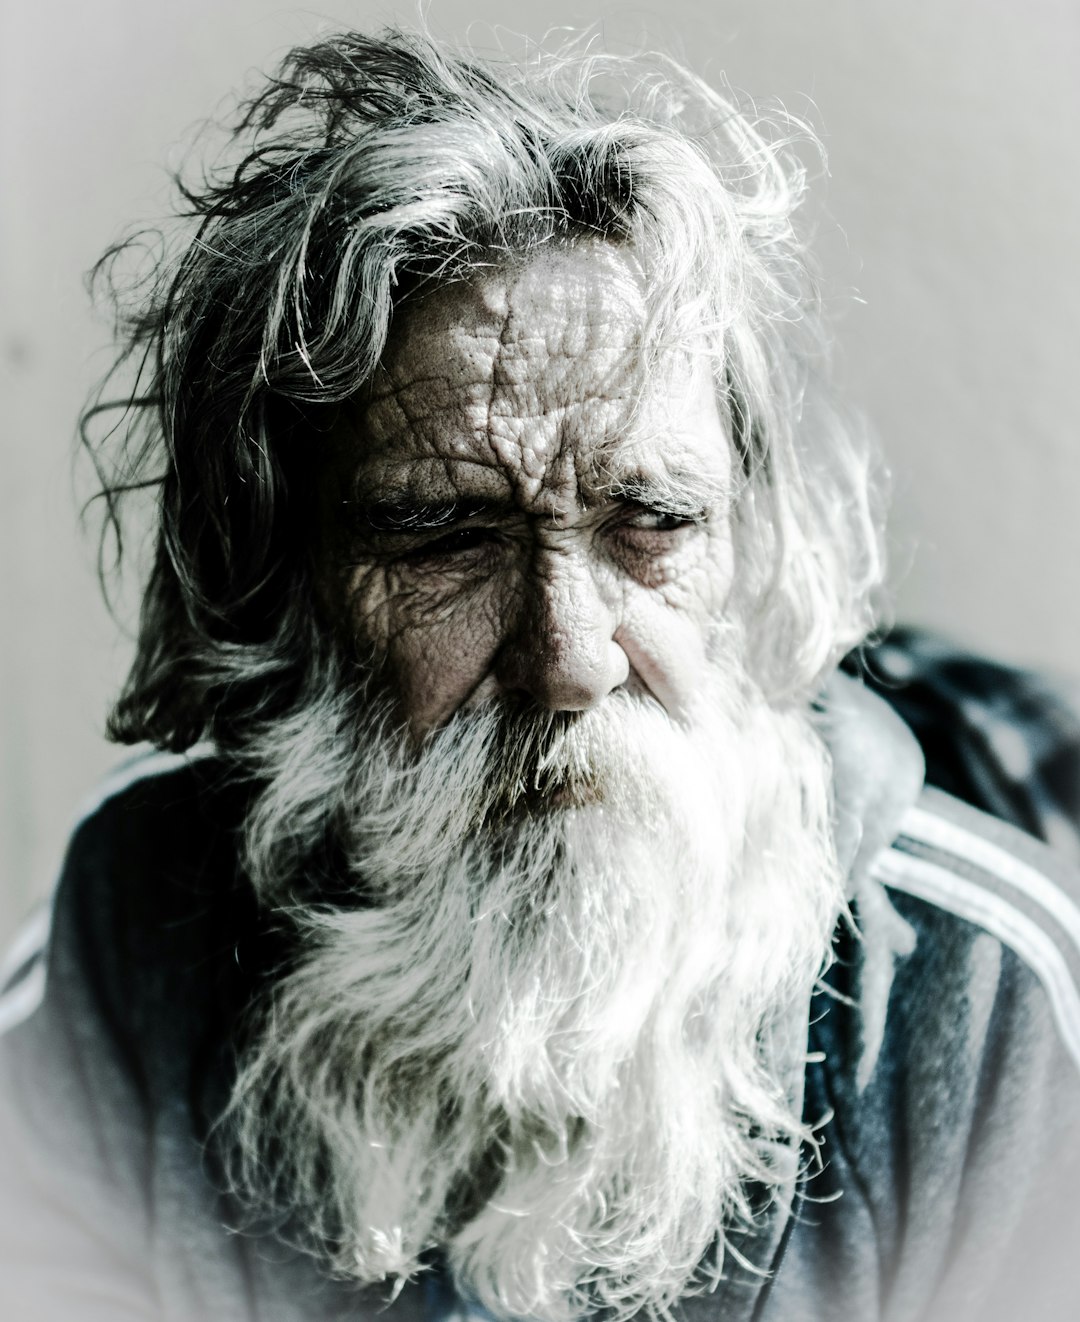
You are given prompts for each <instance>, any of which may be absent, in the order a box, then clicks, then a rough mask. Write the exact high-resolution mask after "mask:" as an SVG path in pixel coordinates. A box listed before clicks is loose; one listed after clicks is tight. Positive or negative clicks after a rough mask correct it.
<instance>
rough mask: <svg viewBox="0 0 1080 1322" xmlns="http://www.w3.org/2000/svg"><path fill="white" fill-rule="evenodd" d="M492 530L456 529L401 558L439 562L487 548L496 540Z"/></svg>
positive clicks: (417, 547)
mask: <svg viewBox="0 0 1080 1322" xmlns="http://www.w3.org/2000/svg"><path fill="white" fill-rule="evenodd" d="M496 536H497V534H496V532H495V530H494V529H493V528H483V527H479V528H456V529H455V530H454V531H453V532H448V533H445V534H444V535H443V536H442V537H436V538H435V539H434V540H433V541H430V542H425V543H424V544H423V545H422V546H414V547H413V548H412V550H411V551H407V552H406V553H405V555H404V556H403V557H402V559H404V560H428V559H431V560H439V559H447V558H449V557H451V556H455V555H461V554H463V553H465V552H467V551H474V550H477V549H479V548H480V547H482V546H487V545H489V544H490V543H492V542H494V541H495V539H496Z"/></svg>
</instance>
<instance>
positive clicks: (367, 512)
mask: <svg viewBox="0 0 1080 1322" xmlns="http://www.w3.org/2000/svg"><path fill="white" fill-rule="evenodd" d="M506 510H507V506H506V505H505V504H501V503H499V502H497V501H491V500H483V499H479V498H469V497H461V498H459V499H455V500H418V499H414V498H413V497H411V496H407V495H402V496H391V497H388V498H387V499H385V500H376V501H367V502H365V501H356V502H350V503H349V517H350V522H352V523H353V524H354V526H355V527H356V528H357V529H358V530H360V531H367V532H391V533H393V532H403V533H405V532H431V531H433V530H436V529H439V528H448V527H450V526H452V525H453V524H455V523H464V522H465V521H466V520H467V519H475V518H478V517H480V516H481V515H486V516H489V517H490V516H493V515H501V514H505V513H506Z"/></svg>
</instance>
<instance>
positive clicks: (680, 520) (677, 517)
mask: <svg viewBox="0 0 1080 1322" xmlns="http://www.w3.org/2000/svg"><path fill="white" fill-rule="evenodd" d="M696 522H698V520H697V519H690V518H686V517H685V516H683V515H681V514H669V513H667V512H666V511H664V510H642V511H641V512H640V513H639V514H635V515H634V516H633V518H631V519H628V520H627V521H626V523H625V524H624V525H623V526H624V527H626V528H637V529H640V530H641V531H642V532H676V531H678V529H679V528H689V527H690V526H691V525H692V524H694V523H696Z"/></svg>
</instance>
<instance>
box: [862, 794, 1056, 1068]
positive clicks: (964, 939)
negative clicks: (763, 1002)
mask: <svg viewBox="0 0 1080 1322" xmlns="http://www.w3.org/2000/svg"><path fill="white" fill-rule="evenodd" d="M873 870H874V873H875V875H876V877H877V878H878V880H880V881H881V882H882V883H883V884H884V886H885V887H886V888H887V890H888V892H889V894H890V897H891V898H892V900H893V903H894V905H895V906H896V907H897V909H898V910H899V911H900V912H901V914H902V915H903V916H904V917H905V918H906V919H907V921H908V922H909V923H911V925H912V927H913V928H914V931H915V935H916V954H915V955H914V956H913V969H919V970H922V971H923V972H922V973H921V974H920V976H923V975H924V974H925V972H927V971H929V970H930V969H933V970H934V972H935V974H936V985H931V986H926V985H921V986H920V987H919V988H918V989H917V992H916V989H915V988H913V987H912V986H911V985H910V984H911V974H910V973H909V974H908V976H907V977H905V974H904V969H903V967H902V966H901V967H898V970H897V973H898V981H899V983H900V990H901V991H904V990H905V984H908V985H907V988H906V990H907V996H908V999H909V1000H910V999H912V997H913V996H914V998H915V999H916V1000H921V999H922V997H923V996H926V997H927V998H928V1000H929V1005H928V1006H927V1007H926V1008H927V1009H930V1008H932V1007H935V1006H936V1007H937V1008H938V1009H939V1010H940V1011H943V1006H942V1004H941V996H942V995H943V994H944V993H945V992H946V991H947V990H948V989H950V988H951V989H953V991H954V993H955V994H956V995H958V996H960V997H961V999H962V1001H963V1009H964V1012H965V1015H964V1017H966V1018H968V1019H970V1018H971V1016H972V1014H973V1013H974V1012H976V1011H977V1010H978V1009H979V1007H980V1005H981V1006H982V1007H983V1008H985V1009H986V1010H989V1009H990V1007H991V1004H992V1003H995V1002H1000V999H1001V997H1002V996H1003V995H1005V994H1006V993H1008V994H1009V995H1010V996H1011V997H1012V998H1013V1000H1014V1001H1016V1000H1017V999H1020V1000H1023V1002H1024V1003H1025V1005H1026V1006H1027V1008H1028V1011H1029V1014H1030V1016H1031V1017H1032V1019H1034V1018H1035V1017H1036V1016H1038V1017H1039V1018H1040V1019H1041V1018H1043V1016H1042V1014H1041V1012H1040V1005H1041V1004H1044V1005H1045V1008H1046V1010H1047V1011H1048V1012H1049V1022H1052V1026H1053V1034H1054V1038H1055V1040H1056V1042H1057V1044H1058V1045H1059V1046H1060V1047H1061V1048H1062V1049H1063V1050H1064V1052H1065V1053H1066V1054H1067V1056H1068V1057H1069V1059H1070V1060H1071V1061H1072V1063H1073V1065H1074V1066H1075V1068H1076V1070H1077V1071H1080V869H1078V868H1077V867H1076V866H1075V865H1073V863H1072V862H1071V861H1070V860H1069V859H1067V858H1066V857H1064V856H1063V855H1061V854H1059V853H1058V852H1056V851H1055V850H1053V849H1051V848H1049V847H1047V846H1046V845H1044V844H1043V843H1042V842H1040V841H1039V840H1036V839H1035V838H1034V837H1032V836H1031V835H1029V834H1027V833H1026V832H1023V831H1020V830H1018V829H1016V828H1015V827H1013V826H1011V825H1009V824H1008V823H1006V822H1003V821H1001V820H999V819H997V818H994V817H990V816H989V815H987V814H986V813H983V812H980V811H978V810H977V809H975V808H973V807H971V806H970V805H968V804H966V803H962V802H960V801H959V800H957V799H954V798H952V797H951V796H949V795H947V794H945V793H943V792H942V791H940V790H936V789H932V788H928V789H926V790H924V792H923V794H922V796H921V797H920V799H919V801H918V802H917V803H916V804H915V805H914V806H913V807H912V808H911V809H910V810H909V811H908V812H907V814H906V815H905V817H904V819H903V821H902V823H901V828H900V832H899V834H898V836H897V838H896V840H895V841H894V842H893V844H892V845H891V847H890V848H889V849H886V850H883V851H882V852H881V853H880V854H879V855H878V857H877V859H876V860H875V863H874V868H873ZM919 945H922V947H923V951H922V954H921V957H920V955H919V954H918V947H919ZM927 947H932V949H927ZM992 970H993V972H991V971H992ZM958 977H959V979H960V982H959V985H957V979H958ZM999 1009H1000V1006H999ZM941 1017H942V1014H941V1013H939V1014H936V1015H935V1016H934V1018H935V1020H937V1019H939V1018H941ZM955 1018H956V1016H955V1014H954V1022H955ZM1049 1022H1048V1026H1049ZM943 1026H944V1025H943Z"/></svg>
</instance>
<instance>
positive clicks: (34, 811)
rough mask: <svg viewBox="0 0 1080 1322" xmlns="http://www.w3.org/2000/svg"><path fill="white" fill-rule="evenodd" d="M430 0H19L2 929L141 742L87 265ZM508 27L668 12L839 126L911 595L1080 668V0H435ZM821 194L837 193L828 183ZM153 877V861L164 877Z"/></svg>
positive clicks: (846, 253) (850, 254) (783, 95)
mask: <svg viewBox="0 0 1080 1322" xmlns="http://www.w3.org/2000/svg"><path fill="white" fill-rule="evenodd" d="M415 12H416V10H415V8H414V6H413V5H411V4H408V5H404V4H403V5H396V4H384V5H379V6H376V5H373V4H370V3H355V4H344V3H329V2H327V3H324V4H322V5H321V6H320V7H319V8H318V9H317V10H295V9H290V8H287V7H285V6H282V5H278V4H270V3H266V0H230V3H227V4H223V3H222V0H179V2H177V0H172V2H171V3H169V2H167V0H83V2H82V3H76V2H75V0H68V2H67V3H56V0H38V3H36V4H33V5H30V4H27V3H25V0H8V2H7V3H6V4H5V5H4V7H3V9H2V10H0V190H2V192H0V258H2V263H3V265H2V268H0V334H2V341H0V343H2V350H3V352H2V363H3V366H2V369H0V370H2V373H3V376H2V382H3V413H2V416H3V437H4V450H3V464H2V467H0V555H2V563H3V572H2V575H0V620H2V624H0V629H2V633H0V643H2V645H0V740H2V744H0V748H2V752H0V945H2V944H3V943H4V942H5V941H6V938H7V934H8V933H9V932H10V931H11V930H12V927H13V925H14V923H15V921H16V919H17V916H18V915H19V914H20V913H21V912H22V911H23V910H24V909H25V908H26V906H27V904H28V903H29V901H30V898H31V897H32V896H34V895H40V894H42V893H44V892H45V891H46V890H47V888H48V886H49V885H50V883H51V880H52V877H53V875H54V873H55V870H56V867H57V864H58V863H59V860H60V857H61V854H62V850H63V845H64V840H65V838H66V834H67V829H68V824H69V822H70V820H71V818H72V816H73V814H74V813H75V811H76V809H77V806H78V804H79V802H80V800H81V799H82V798H83V796H84V795H85V794H86V793H87V792H88V791H89V790H90V789H91V787H92V786H93V784H94V782H95V780H96V779H97V778H98V777H99V775H100V774H101V773H102V772H103V771H104V769H105V768H106V767H107V766H109V765H111V764H113V763H115V762H116V761H117V760H119V759H120V758H121V757H122V756H123V751H122V750H118V749H116V748H113V747H110V746H109V745H107V744H106V743H105V742H104V740H103V738H102V734H101V731H102V727H103V721H104V714H105V710H106V707H107V704H108V701H109V698H110V696H111V695H112V694H113V693H114V692H115V690H116V687H117V685H118V683H119V681H120V678H121V676H122V673H123V670H124V665H125V662H126V659H127V655H128V644H127V643H126V642H125V641H124V640H123V639H121V638H118V636H117V631H116V628H115V626H114V625H113V624H112V622H111V621H110V620H109V619H108V617H107V616H106V614H105V612H104V610H103V608H102V606H101V603H100V599H99V594H98V590H97V586H96V583H95V580H94V573H93V548H92V546H91V545H90V544H89V542H88V541H87V540H86V539H85V538H82V537H81V536H80V534H79V533H78V531H77V528H76V516H75V509H76V498H75V495H74V489H73V484H72V479H71V468H72V465H71V456H72V452H73V440H72V436H73V427H74V420H75V417H76V414H77V413H78V410H79V408H80V405H81V403H82V401H83V400H84V398H85V396H86V394H87V392H88V390H89V389H90V387H91V385H92V384H93V382H94V381H95V379H96V378H97V377H98V376H99V375H100V374H101V372H102V371H103V370H104V368H105V366H106V365H107V362H108V355H107V352H106V346H107V342H108V333H107V327H106V326H105V325H103V324H102V323H101V322H100V321H95V320H94V319H93V318H92V316H91V314H90V311H89V307H88V304H87V299H86V296H85V293H84V291H83V287H82V276H83V273H84V272H85V271H86V270H87V269H88V268H89V267H90V266H91V265H92V263H93V262H94V260H95V259H96V258H97V256H98V255H99V254H100V252H101V251H102V250H103V249H104V247H105V246H106V245H107V244H108V243H109V242H110V241H111V240H112V239H114V238H115V237H117V235H118V234H119V232H120V231H121V230H122V229H123V228H124V226H125V224H126V223H127V222H129V221H131V220H133V219H139V218H141V219H152V218H154V217H156V216H160V215H162V214H163V213H164V212H165V211H166V210H167V207H168V199H169V196H170V194H169V188H168V185H167V180H166V175H165V169H164V167H165V166H168V165H173V166H175V165H176V164H178V162H179V160H180V159H181V156H182V144H183V142H184V140H185V139H186V138H187V136H188V135H189V130H190V129H191V127H192V126H193V125H194V124H195V123H196V122H197V121H198V120H199V119H200V117H202V116H205V115H207V114H209V113H210V112H212V111H213V110H214V109H215V107H217V106H219V105H220V104H221V102H222V98H223V97H224V96H225V95H226V94H227V93H229V92H230V91H231V90H232V89H234V88H235V87H236V86H237V85H238V84H239V83H241V82H242V80H243V79H244V77H245V75H246V74H247V73H249V72H250V71H251V70H252V69H255V68H263V69H265V68H268V67H269V66H270V65H271V64H272V63H273V62H274V61H275V60H276V59H277V58H278V57H279V56H280V55H281V54H283V53H284V51H285V50H286V49H287V48H288V46H290V45H291V44H293V43H294V42H296V41H301V40H305V39H307V38H309V37H311V36H312V35H313V34H315V33H316V32H318V31H319V30H320V29H322V30H327V29H334V28H337V27H341V26H349V25H352V26H358V27H365V28H370V27H372V26H377V25H379V24H381V23H382V22H384V21H386V20H388V19H392V18H395V17H396V18H400V19H402V20H404V21H409V20H410V19H411V18H412V16H413V15H414V13H415ZM428 14H429V18H430V22H431V24H432V26H433V27H434V28H435V29H436V30H437V31H441V32H443V33H445V34H446V35H448V36H451V37H461V36H464V35H465V34H466V31H467V29H468V27H469V25H470V24H473V25H474V27H473V32H474V36H475V38H476V39H477V40H478V41H479V42H480V43H481V44H484V45H488V46H491V45H492V44H493V38H492V36H491V29H490V25H491V24H493V23H501V24H504V25H505V26H506V27H507V28H508V29H510V30H512V31H516V32H523V33H526V34H528V35H530V36H532V37H534V38H538V37H540V36H542V35H543V33H544V32H545V31H546V30H548V29H549V28H551V27H555V26H562V25H568V26H571V27H575V28H580V27H581V26H583V25H586V24H589V23H592V22H595V21H596V20H598V19H601V20H603V24H602V26H603V29H604V31H605V32H606V34H607V35H608V37H609V39H611V40H614V41H615V42H616V43H619V42H625V41H632V40H634V39H635V38H636V37H638V36H639V35H640V34H641V33H642V32H643V31H646V30H647V31H648V32H649V33H650V34H651V36H652V38H653V40H654V42H655V44H658V45H662V46H665V47H666V48H668V49H670V50H672V51H673V52H674V53H676V54H681V56H682V57H683V58H684V59H686V60H687V62H689V63H690V64H691V65H693V66H694V67H695V68H696V69H698V70H699V71H700V72H702V73H704V74H705V75H706V76H712V77H715V76H717V75H718V74H719V73H721V72H726V73H727V75H728V76H729V78H730V79H731V81H732V83H733V84H734V85H735V86H736V87H737V88H740V89H745V90H746V91H748V92H750V93H752V94H753V95H755V96H756V97H760V98H764V99H768V98H776V97H778V98H780V99H782V100H783V101H784V102H785V103H786V104H787V105H788V107H789V108H790V109H791V110H793V111H795V112H797V113H800V112H805V113H809V115H810V116H811V118H812V119H813V121H814V122H815V123H816V124H817V126H818V127H819V128H820V129H822V130H823V136H824V141H825V145H826V147H827V149H828V154H829V164H830V169H831V179H829V180H828V181H825V182H824V184H823V187H821V188H820V189H819V193H820V195H821V196H820V197H819V201H818V203H816V204H815V205H816V208H817V209H816V210H815V212H814V214H815V216H816V217H817V226H818V230H819V236H818V250H819V252H820V254H821V258H822V262H823V266H824V274H825V279H826V288H827V291H828V295H829V302H830V306H831V307H833V308H834V309H835V311H836V313H837V336H838V341H839V345H840V349H841V354H840V360H839V370H840V374H841V376H842V379H843V381H844V382H845V384H846V386H847V388H848V390H849V392H850V393H851V394H852V395H853V397H854V398H855V399H856V400H857V401H858V402H859V403H860V404H861V405H862V406H863V407H864V408H865V409H866V410H867V411H868V413H869V414H870V416H871V419H872V421H873V423H874V424H875V426H876V428H877V430H878V432H879V434H880V436H881V440H882V444H883V447H884V450H885V452H886V455H887V457H888V461H889V464H890V467H891V468H892V471H893V473H894V490H895V499H894V521H893V527H894V543H895V545H896V546H897V547H898V548H899V550H898V552H897V554H896V555H895V557H894V558H895V560H896V561H897V564H898V567H899V568H900V569H901V570H903V571H904V572H903V575H902V578H901V580H900V582H899V588H898V603H899V609H898V614H899V616H900V617H901V618H904V619H910V620H915V621H919V622H923V623H927V624H931V625H935V626H937V627H939V628H942V629H946V630H947V631H949V632H950V633H952V634H953V635H954V636H956V637H957V638H958V639H960V640H962V641H964V642H967V643H970V644H972V645H974V646H976V647H980V648H982V649H984V650H987V651H989V652H992V653H995V654H997V655H1000V656H1003V657H1006V658H1009V659H1013V660H1016V661H1020V662H1025V663H1030V664H1035V665H1039V666H1044V667H1051V668H1054V669H1057V670H1060V671H1063V672H1065V673H1067V674H1072V675H1074V676H1075V675H1077V674H1078V673H1080V626H1078V614H1077V605H1078V603H1077V573H1076V570H1077V565H1078V563H1080V518H1078V517H1077V513H1076V510H1077V504H1078V496H1080V447H1078V446H1077V444H1076V430H1077V414H1078V405H1077V392H1076V384H1077V380H1078V377H1080V372H1078V366H1077V364H1078V362H1080V297H1078V292H1080V285H1078V280H1077V276H1078V274H1080V270H1078V268H1080V257H1078V250H1080V244H1078V240H1077V235H1078V232H1080V224H1078V222H1080V169H1078V168H1077V164H1078V163H1077V148H1076V133H1077V126H1078V124H1080V78H1078V76H1077V74H1078V70H1080V9H1078V7H1077V6H1076V4H1075V3H1074V0H1028V3H1027V4H1025V5H1024V6H1020V5H1017V4H1015V3H1008V2H1007V0H916V2H915V3H908V4H904V5H899V4H896V3H885V2H884V0H882V2H881V3H875V2H874V0H829V2H828V3H825V2H824V0H821V2H820V3H814V2H813V0H731V2H730V3H717V2H716V0H668V3H666V4H665V5H664V6H663V10H662V15H661V13H660V12H658V11H656V10H649V9H640V8H635V9H628V8H625V7H623V8H619V9H611V8H607V7H601V6H598V5H589V4H585V3H568V2H566V0H557V2H556V3H551V4H547V5H544V6H539V5H537V6H533V5H530V4H528V3H522V0H503V2H502V3H496V2H494V0H475V2H474V3H469V4H466V3H461V2H460V0H432V2H431V4H430V5H429V6H428ZM821 198H823V201H822V200H821ZM148 884H152V879H150V878H148Z"/></svg>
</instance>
